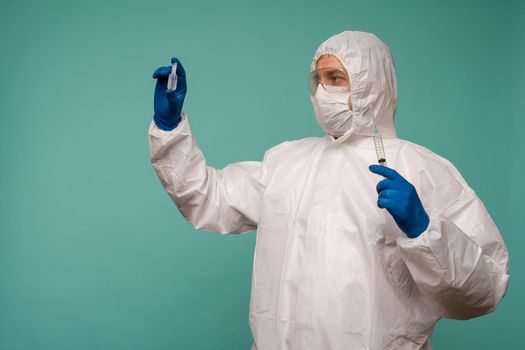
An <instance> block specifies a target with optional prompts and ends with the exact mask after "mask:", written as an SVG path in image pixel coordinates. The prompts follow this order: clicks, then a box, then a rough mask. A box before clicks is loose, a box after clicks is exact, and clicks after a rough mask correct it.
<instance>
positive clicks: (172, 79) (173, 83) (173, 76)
mask: <svg viewBox="0 0 525 350" xmlns="http://www.w3.org/2000/svg"><path fill="white" fill-rule="evenodd" d="M176 88H177V62H175V63H172V65H171V73H170V75H169V76H168V89H169V90H175V89H176Z"/></svg>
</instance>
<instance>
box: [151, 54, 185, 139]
mask: <svg viewBox="0 0 525 350" xmlns="http://www.w3.org/2000/svg"><path fill="white" fill-rule="evenodd" d="M175 62H177V88H176V89H175V90H168V88H167V85H168V77H169V75H170V73H171V66H169V67H159V68H157V70H155V72H154V73H153V79H157V85H156V86H155V99H154V109H155V114H154V115H153V120H154V121H155V124H157V126H158V128H159V129H162V130H166V131H169V130H173V129H175V128H176V127H177V125H179V123H180V121H181V116H180V114H181V111H182V104H183V103H184V97H185V96H186V72H185V71H184V67H183V66H182V63H180V61H179V59H178V58H177V57H172V58H171V63H172V64H173V63H175Z"/></svg>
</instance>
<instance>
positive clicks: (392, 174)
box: [368, 164, 403, 180]
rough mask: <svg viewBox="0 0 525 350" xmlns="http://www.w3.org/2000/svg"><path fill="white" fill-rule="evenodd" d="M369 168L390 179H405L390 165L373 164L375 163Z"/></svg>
mask: <svg viewBox="0 0 525 350" xmlns="http://www.w3.org/2000/svg"><path fill="white" fill-rule="evenodd" d="M368 170H370V171H371V172H373V173H374V174H377V175H381V176H384V177H386V178H387V179H389V180H401V179H403V177H402V176H401V175H399V174H398V172H397V171H395V170H394V169H391V168H389V167H386V166H384V165H376V164H373V165H370V166H369V167H368Z"/></svg>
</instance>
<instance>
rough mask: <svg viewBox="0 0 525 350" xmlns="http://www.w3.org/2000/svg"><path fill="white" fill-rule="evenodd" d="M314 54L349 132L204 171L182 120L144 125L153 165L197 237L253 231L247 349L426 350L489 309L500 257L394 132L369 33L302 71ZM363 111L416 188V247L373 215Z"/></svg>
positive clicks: (383, 57) (391, 99)
mask: <svg viewBox="0 0 525 350" xmlns="http://www.w3.org/2000/svg"><path fill="white" fill-rule="evenodd" d="M323 54H332V55H334V56H336V57H338V58H339V60H340V61H341V62H342V63H343V65H344V67H345V68H346V70H347V72H348V73H349V77H350V81H351V84H352V96H351V97H352V104H353V110H354V111H356V112H357V113H358V114H359V115H360V116H358V118H356V122H358V124H356V125H359V127H358V128H356V129H355V130H354V131H353V132H352V133H351V135H346V136H344V137H341V138H339V139H337V140H335V139H334V138H333V137H332V136H330V135H325V136H324V137H308V138H304V139H301V140H295V141H287V142H283V143H281V144H279V145H277V146H275V147H273V148H271V149H270V150H268V151H267V152H266V153H265V155H264V159H263V161H262V162H258V161H247V162H239V163H234V164H229V165H228V166H226V167H225V168H224V169H220V170H218V169H214V168H212V167H209V166H207V165H206V161H205V158H204V156H203V154H202V152H201V151H200V149H199V147H198V145H197V143H196V141H195V138H194V136H193V134H192V132H191V129H190V125H189V120H188V117H187V115H186V113H183V115H182V122H181V123H180V124H179V126H178V127H177V128H175V129H174V130H172V131H163V130H160V129H159V128H157V127H156V125H155V124H154V123H153V122H152V123H151V125H150V128H149V142H150V148H151V161H152V164H153V167H154V169H155V171H156V173H157V175H158V177H159V179H160V181H161V182H162V185H163V186H164V188H165V189H166V191H167V192H168V194H169V196H170V197H171V198H172V199H173V201H174V202H175V204H176V205H177V207H178V208H179V210H180V211H181V212H182V214H183V215H184V217H185V218H186V219H187V220H188V221H189V222H190V223H191V224H192V225H193V226H194V227H195V228H197V229H203V230H208V231H215V232H218V233H223V234H225V233H241V232H246V231H250V230H257V233H256V235H257V236H256V237H257V238H256V248H255V254H254V261H253V278H252V291H251V301H250V326H251V330H252V334H253V338H254V344H253V347H252V350H256V349H258V350H285V349H286V350H343V349H344V350H350V349H352V350H354V349H431V345H430V336H431V334H432V329H433V327H434V325H435V324H436V322H437V321H438V320H439V319H440V318H441V317H447V318H453V319H469V318H472V317H476V316H480V315H483V314H486V313H488V312H491V311H493V310H494V309H495V308H496V306H497V305H498V303H499V302H500V300H501V298H502V297H503V296H504V294H505V293H506V290H507V284H508V278H509V275H508V256H507V249H506V247H505V244H504V242H503V240H502V237H501V236H500V233H499V231H498V229H497V227H496V226H495V225H494V223H493V221H492V219H491V217H490V216H489V214H488V213H487V211H486V209H485V207H484V206H483V204H482V202H481V201H480V200H479V199H478V197H477V196H476V194H475V192H474V191H473V190H472V189H471V188H470V187H469V186H468V185H467V183H466V182H465V180H464V179H463V178H462V176H461V175H460V174H459V172H458V171H457V170H456V169H455V167H454V166H453V165H452V164H451V163H450V162H448V161H447V160H446V159H444V158H441V157H440V156H438V155H436V154H435V153H433V152H431V151H429V150H428V149H426V148H424V147H422V146H419V145H416V144H414V143H411V142H408V141H405V140H402V139H399V138H397V137H396V132H395V129H394V124H393V119H394V112H395V108H396V104H397V87H396V75H395V71H394V66H393V61H392V58H391V55H390V51H389V49H388V47H387V46H386V45H385V44H383V43H382V42H381V41H380V40H379V39H378V38H377V37H376V36H374V35H373V34H369V33H363V32H343V33H340V34H338V35H335V36H333V37H332V38H330V39H328V40H327V41H326V42H324V43H323V44H322V45H321V46H320V47H319V48H318V49H317V51H316V53H315V56H314V58H313V62H312V66H311V70H313V69H315V67H316V61H317V59H318V58H319V57H320V56H321V55H323ZM372 116H374V117H375V119H376V122H377V124H378V125H379V127H380V128H381V131H382V134H383V138H384V146H385V150H386V156H387V160H388V165H389V167H391V168H393V169H395V170H396V171H397V172H399V173H400V174H401V175H402V176H403V177H405V178H406V179H407V180H408V181H409V182H410V183H412V184H413V185H414V186H415V188H416V189H417V191H418V194H419V196H420V198H421V201H422V203H423V206H424V208H425V210H426V211H427V213H428V214H429V217H430V224H429V226H428V229H427V230H426V231H425V232H423V233H422V234H421V235H420V236H419V237H417V238H415V239H411V238H408V237H406V235H405V234H404V233H403V232H402V231H401V230H400V229H399V228H398V227H397V225H396V224H395V222H394V220H393V219H392V217H391V216H390V214H389V213H388V212H387V211H386V210H382V209H379V208H378V207H377V204H376V203H377V198H378V195H377V192H376V184H377V183H378V182H379V181H380V180H381V179H382V178H381V177H380V176H378V175H375V174H372V173H371V172H370V171H369V170H368V166H369V165H370V164H373V163H375V162H376V155H375V149H374V145H373V141H372V138H371V137H370V136H371V135H372V128H371V126H372V124H371V118H372ZM358 119H361V121H358Z"/></svg>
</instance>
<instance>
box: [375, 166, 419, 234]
mask: <svg viewBox="0 0 525 350" xmlns="http://www.w3.org/2000/svg"><path fill="white" fill-rule="evenodd" d="M368 169H369V170H370V171H371V172H373V173H375V174H378V175H382V176H384V177H385V179H384V180H381V181H379V183H378V184H377V187H376V190H377V193H378V194H379V197H378V199H377V206H378V207H379V208H385V209H386V210H388V212H389V213H390V215H392V217H393V218H394V220H395V222H396V224H397V226H399V228H400V229H401V231H403V232H404V233H405V234H406V235H407V236H408V237H410V238H416V237H417V236H419V235H420V234H421V233H422V232H424V231H425V230H426V229H427V227H428V224H429V218H428V215H427V213H426V212H425V209H424V208H423V205H422V204H421V200H420V199H419V196H418V194H417V192H416V189H415V188H414V186H413V185H412V184H411V183H410V182H408V181H407V180H405V178H404V177H403V176H401V175H399V174H398V173H397V171H395V170H394V169H390V168H388V167H386V166H383V165H375V164H374V165H370V166H369V167H368Z"/></svg>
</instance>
